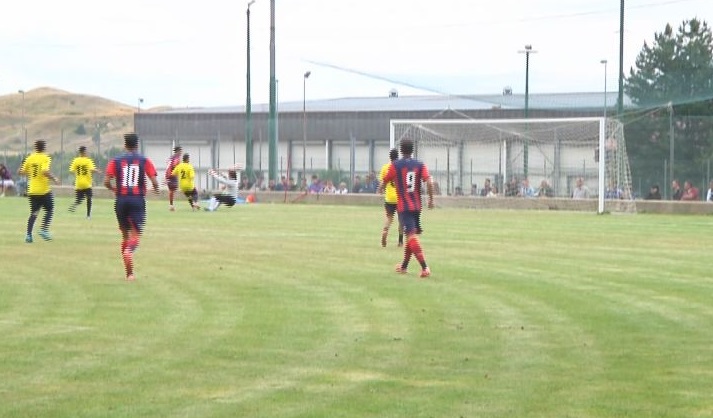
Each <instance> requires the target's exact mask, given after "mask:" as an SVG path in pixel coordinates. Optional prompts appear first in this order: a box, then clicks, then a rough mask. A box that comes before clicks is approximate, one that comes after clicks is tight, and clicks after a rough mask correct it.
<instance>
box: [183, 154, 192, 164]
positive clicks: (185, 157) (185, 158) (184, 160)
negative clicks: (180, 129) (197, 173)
mask: <svg viewBox="0 0 713 418" xmlns="http://www.w3.org/2000/svg"><path fill="white" fill-rule="evenodd" d="M190 159H191V155H190V154H183V162H184V163H187V162H188V160H190Z"/></svg>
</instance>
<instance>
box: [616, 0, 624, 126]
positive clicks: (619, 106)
mask: <svg viewBox="0 0 713 418" xmlns="http://www.w3.org/2000/svg"><path fill="white" fill-rule="evenodd" d="M622 113H624V0H620V2H619V92H618V94H617V99H616V114H617V115H619V116H621V114H622Z"/></svg>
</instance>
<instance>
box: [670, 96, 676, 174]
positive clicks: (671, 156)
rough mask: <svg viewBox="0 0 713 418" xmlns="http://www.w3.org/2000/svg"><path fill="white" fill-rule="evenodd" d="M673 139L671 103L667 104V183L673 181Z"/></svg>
mask: <svg viewBox="0 0 713 418" xmlns="http://www.w3.org/2000/svg"><path fill="white" fill-rule="evenodd" d="M674 145H675V144H674V137H673V103H671V102H668V152H669V156H668V158H669V160H670V163H669V164H668V170H669V173H668V178H669V181H673V179H674V177H673V158H674V156H675V154H674Z"/></svg>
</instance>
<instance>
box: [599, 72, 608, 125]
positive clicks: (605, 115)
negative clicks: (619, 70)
mask: <svg viewBox="0 0 713 418" xmlns="http://www.w3.org/2000/svg"><path fill="white" fill-rule="evenodd" d="M599 63H600V64H604V121H605V122H606V119H607V60H601V61H599Z"/></svg>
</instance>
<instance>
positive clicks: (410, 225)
mask: <svg viewBox="0 0 713 418" xmlns="http://www.w3.org/2000/svg"><path fill="white" fill-rule="evenodd" d="M399 221H400V222H401V225H403V227H404V234H420V233H421V232H423V229H421V211H416V210H406V211H403V212H399Z"/></svg>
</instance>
